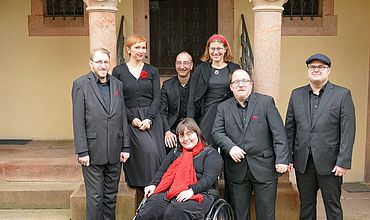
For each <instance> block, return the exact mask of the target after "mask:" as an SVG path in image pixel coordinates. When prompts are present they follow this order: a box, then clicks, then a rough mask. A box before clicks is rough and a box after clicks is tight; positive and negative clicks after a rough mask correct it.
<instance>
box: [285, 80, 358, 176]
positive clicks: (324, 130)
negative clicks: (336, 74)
mask: <svg viewBox="0 0 370 220" xmlns="http://www.w3.org/2000/svg"><path fill="white" fill-rule="evenodd" d="M309 89H310V86H309V85H307V86H304V87H301V88H297V89H295V90H293V92H292V94H291V96H290V101H289V106H288V111H287V114H286V120H285V128H286V133H287V137H288V143H289V150H290V153H291V158H290V160H291V162H294V168H295V169H296V171H298V172H299V173H304V172H305V170H306V164H307V160H308V156H309V147H311V152H312V157H313V160H314V162H315V165H316V170H317V172H318V174H319V175H331V174H332V172H331V171H332V169H333V168H334V166H336V165H337V166H339V167H342V168H346V169H350V168H351V161H352V148H353V143H354V139H355V130H356V118H355V107H354V105H353V101H352V97H351V92H350V91H349V90H348V89H346V88H343V87H340V86H337V85H334V84H331V83H330V82H328V83H327V85H326V87H325V90H324V93H323V94H322V97H321V100H320V104H319V107H318V109H317V117H316V118H315V119H313V120H312V123H311V117H310V109H309V108H310V105H309V100H310V99H309Z"/></svg>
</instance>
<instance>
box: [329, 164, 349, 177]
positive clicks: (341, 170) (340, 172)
mask: <svg viewBox="0 0 370 220" xmlns="http://www.w3.org/2000/svg"><path fill="white" fill-rule="evenodd" d="M331 172H333V173H334V172H335V175H336V176H344V174H346V173H347V169H346V168H342V167H338V166H335V167H334V168H333V170H332V171H331Z"/></svg>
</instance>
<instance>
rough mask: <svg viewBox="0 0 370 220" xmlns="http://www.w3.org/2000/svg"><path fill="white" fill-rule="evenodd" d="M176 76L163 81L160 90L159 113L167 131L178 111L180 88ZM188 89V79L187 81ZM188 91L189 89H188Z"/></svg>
mask: <svg viewBox="0 0 370 220" xmlns="http://www.w3.org/2000/svg"><path fill="white" fill-rule="evenodd" d="M179 83H180V81H179V79H178V77H177V76H175V77H172V78H171V79H168V80H166V81H164V82H163V86H162V91H161V115H162V120H163V128H164V131H165V132H166V131H169V130H170V129H171V127H172V126H173V125H174V124H175V122H176V121H177V118H178V117H179V111H180V89H179ZM188 85H189V89H190V79H189V82H188ZM189 92H190V91H189Z"/></svg>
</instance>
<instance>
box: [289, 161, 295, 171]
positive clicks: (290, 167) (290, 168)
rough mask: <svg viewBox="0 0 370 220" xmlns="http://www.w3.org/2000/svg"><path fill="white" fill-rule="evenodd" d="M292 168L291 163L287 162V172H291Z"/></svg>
mask: <svg viewBox="0 0 370 220" xmlns="http://www.w3.org/2000/svg"><path fill="white" fill-rule="evenodd" d="M293 169H294V166H293V164H292V163H290V164H288V172H289V173H290V172H292V171H293Z"/></svg>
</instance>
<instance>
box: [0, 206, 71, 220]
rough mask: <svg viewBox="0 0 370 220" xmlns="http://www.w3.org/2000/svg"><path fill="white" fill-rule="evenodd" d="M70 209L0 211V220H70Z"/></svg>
mask: <svg viewBox="0 0 370 220" xmlns="http://www.w3.org/2000/svg"><path fill="white" fill-rule="evenodd" d="M71 216H72V215H71V210H70V209H0V219H7V220H13V219H14V220H19V219H22V220H50V219H53V220H70V219H71Z"/></svg>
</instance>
